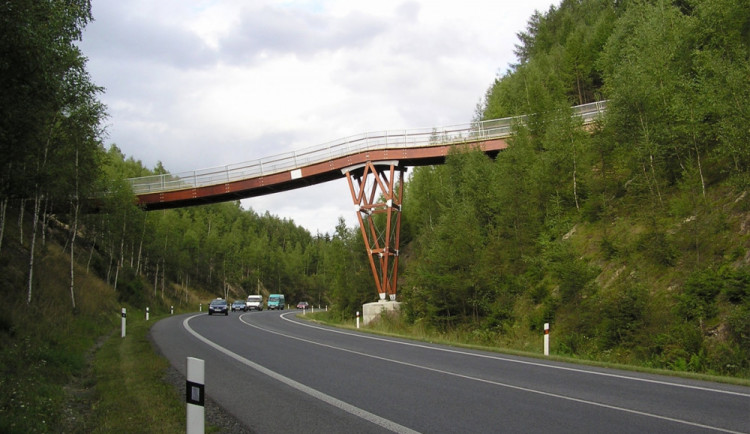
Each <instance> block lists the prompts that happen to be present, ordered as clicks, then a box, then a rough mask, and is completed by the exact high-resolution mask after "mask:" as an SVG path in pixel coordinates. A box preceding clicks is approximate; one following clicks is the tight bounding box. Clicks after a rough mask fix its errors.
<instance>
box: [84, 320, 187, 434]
mask: <svg viewBox="0 0 750 434" xmlns="http://www.w3.org/2000/svg"><path fill="white" fill-rule="evenodd" d="M158 319H159V318H153V320H152V321H149V322H146V321H145V319H144V318H138V319H136V318H131V317H128V321H127V333H126V336H125V338H122V337H121V336H120V333H119V330H118V333H117V334H116V336H115V335H113V336H112V337H110V338H109V339H108V340H107V341H106V342H105V344H104V345H103V346H102V347H101V349H100V350H99V351H98V353H97V356H96V359H95V361H94V374H95V378H96V390H97V392H98V395H99V400H98V403H97V407H96V408H95V409H94V410H95V411H94V418H93V419H94V423H93V424H92V427H91V428H92V430H91V432H93V433H111V432H132V431H134V430H135V431H143V432H151V433H175V432H185V429H186V415H185V413H186V410H185V404H184V403H183V402H182V400H181V399H180V396H179V395H178V393H177V391H176V390H175V388H174V386H172V385H171V384H168V383H166V382H165V381H164V374H165V371H166V370H167V369H168V368H169V362H168V361H167V360H166V359H164V358H163V357H160V356H158V355H156V354H155V353H154V349H153V347H152V345H151V342H150V341H149V340H148V336H147V335H148V329H149V327H150V325H152V324H153V323H154V322H156V321H157V320H158ZM136 427H137V428H136Z"/></svg>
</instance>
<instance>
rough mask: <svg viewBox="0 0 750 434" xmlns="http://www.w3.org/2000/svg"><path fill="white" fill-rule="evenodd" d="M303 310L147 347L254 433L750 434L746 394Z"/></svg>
mask: <svg viewBox="0 0 750 434" xmlns="http://www.w3.org/2000/svg"><path fill="white" fill-rule="evenodd" d="M297 314H298V312H296V311H295V312H251V313H239V314H238V313H232V314H231V315H230V316H229V317H225V316H209V315H206V314H186V315H179V316H173V317H170V318H167V319H165V320H162V321H159V322H158V323H157V324H155V325H154V326H153V328H152V329H151V337H152V339H153V341H154V343H155V344H156V346H157V347H158V348H159V350H160V351H161V353H162V354H163V355H164V356H165V357H167V358H168V359H169V360H170V362H171V363H172V365H173V366H175V367H176V368H177V369H178V370H179V371H180V372H182V373H183V375H184V374H185V371H186V358H187V357H197V358H200V359H203V360H205V362H206V363H205V366H206V386H205V390H206V394H207V395H208V396H209V397H210V398H211V399H213V400H214V401H215V402H217V403H218V404H219V405H221V406H222V407H223V408H224V409H225V410H227V411H228V412H229V413H231V414H232V415H233V416H235V417H236V418H237V419H238V420H239V421H240V422H241V423H242V424H243V425H245V426H246V427H248V428H249V430H252V431H255V432H263V433H272V432H307V433H316V432H318V433H344V432H346V433H351V432H358V433H376V432H378V433H382V432H425V433H443V432H444V433H456V432H476V433H481V432H494V433H497V432H512V433H518V432H524V433H535V432H539V433H541V432H545V433H548V432H555V433H584V432H597V433H600V432H607V433H643V432H650V433H659V432H664V433H672V432H680V433H707V432H728V433H750V388H748V387H743V386H733V385H725V384H718V383H710V382H701V381H695V380H687V379H679V378H673V377H663V376H658V375H650V374H640V373H633V372H626V371H618V370H611V369H603V368H592V367H584V366H579V365H573V364H566V363H558V362H550V361H546V360H541V359H533V358H523V357H514V356H506V355H502V354H497V353H490V352H482V351H473V350H464V349H457V348H452V347H447V346H440V345H433V344H426V343H419V342H413V341H408V340H402V339H394V338H384V337H379V336H373V335H368V334H361V333H357V332H352V331H346V330H339V329H335V328H330V327H325V326H320V325H317V324H314V323H309V322H307V321H304V320H301V319H298V318H297V317H296V315H297Z"/></svg>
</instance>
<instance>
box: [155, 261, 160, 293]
mask: <svg viewBox="0 0 750 434" xmlns="http://www.w3.org/2000/svg"><path fill="white" fill-rule="evenodd" d="M158 284H159V261H156V274H154V297H156V288H157V286H158Z"/></svg>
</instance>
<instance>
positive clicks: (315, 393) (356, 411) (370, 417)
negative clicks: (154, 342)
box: [182, 315, 419, 434]
mask: <svg viewBox="0 0 750 434" xmlns="http://www.w3.org/2000/svg"><path fill="white" fill-rule="evenodd" d="M198 316H201V315H193V316H191V317H188V318H185V320H184V321H183V322H182V325H183V327H185V330H187V331H188V332H189V333H190V334H192V335H193V336H195V337H196V338H197V339H199V340H200V341H202V342H203V343H205V344H206V345H208V346H210V347H213V348H214V349H216V350H217V351H219V352H221V353H224V354H226V355H227V356H229V357H231V358H233V359H235V360H237V361H238V362H240V363H242V364H244V365H246V366H248V367H250V368H252V369H255V370H256V371H258V372H260V373H263V374H266V375H268V376H269V377H271V378H273V379H275V380H278V381H281V382H282V383H284V384H286V385H287V386H289V387H292V388H294V389H297V390H298V391H300V392H302V393H305V394H307V395H310V396H311V397H313V398H315V399H319V400H321V401H323V402H325V403H327V404H330V405H332V406H334V407H336V408H339V409H341V410H344V411H345V412H347V413H349V414H352V415H354V416H357V417H360V418H362V419H364V420H366V421H368V422H372V423H374V424H376V425H378V426H381V427H383V428H385V429H387V430H389V431H392V432H395V433H404V434H418V433H419V431H414V430H412V429H411V428H407V427H405V426H403V425H399V424H397V423H396V422H393V421H391V420H388V419H385V418H383V417H380V416H378V415H376V414H373V413H370V412H368V411H366V410H363V409H361V408H359V407H355V406H353V405H351V404H349V403H346V402H344V401H341V400H339V399H336V398H334V397H332V396H330V395H327V394H325V393H323V392H321V391H319V390H316V389H313V388H312V387H309V386H306V385H304V384H302V383H300V382H297V381H295V380H292V379H291V378H289V377H285V376H283V375H281V374H279V373H278V372H275V371H272V370H270V369H268V368H266V367H265V366H262V365H259V364H257V363H255V362H253V361H251V360H248V359H246V358H244V357H242V356H240V355H239V354H237V353H234V352H232V351H230V350H228V349H226V348H224V347H222V346H221V345H218V344H216V343H214V342H212V341H211V340H209V339H207V338H205V337H203V336H202V335H200V334H199V333H198V332H196V331H195V330H193V329H192V328H191V327H190V324H188V322H189V321H190V320H191V319H193V318H195V317H198ZM240 321H242V322H244V323H245V324H247V323H246V322H245V321H243V320H242V318H241V317H240ZM272 333H273V332H272Z"/></svg>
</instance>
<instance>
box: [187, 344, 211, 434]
mask: <svg viewBox="0 0 750 434" xmlns="http://www.w3.org/2000/svg"><path fill="white" fill-rule="evenodd" d="M204 383H205V363H204V361H203V360H202V359H196V358H195V357H188V358H187V382H186V384H185V400H186V401H187V434H203V433H204V432H205V430H206V423H205V401H206V399H205V395H206V394H205V386H204Z"/></svg>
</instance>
